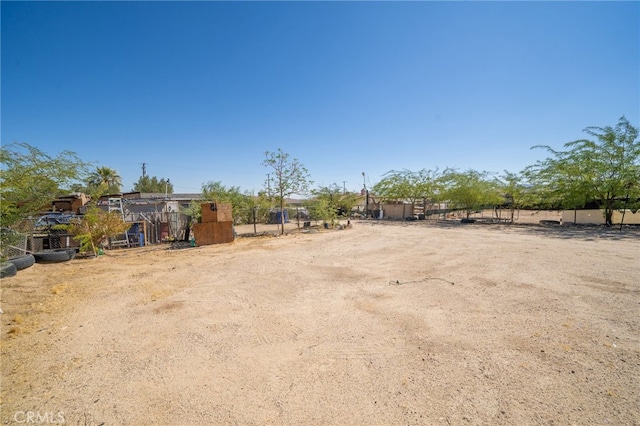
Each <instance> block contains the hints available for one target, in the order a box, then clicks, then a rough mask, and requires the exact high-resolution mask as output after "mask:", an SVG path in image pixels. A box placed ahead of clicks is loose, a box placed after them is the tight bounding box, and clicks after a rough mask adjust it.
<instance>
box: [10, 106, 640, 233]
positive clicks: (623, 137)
mask: <svg viewBox="0 0 640 426" xmlns="http://www.w3.org/2000/svg"><path fill="white" fill-rule="evenodd" d="M585 133H586V134H587V135H588V136H589V137H590V138H587V139H580V140H577V141H573V142H568V143H566V144H565V145H564V146H563V149H561V150H555V149H553V148H552V147H550V146H548V145H542V146H535V147H532V149H540V150H543V151H545V152H546V153H547V154H548V156H547V157H546V158H545V159H543V160H539V161H537V162H536V163H534V164H532V165H530V166H528V167H526V168H525V169H524V170H522V171H520V172H516V173H514V172H508V171H504V172H503V173H501V174H497V173H492V172H486V171H477V170H466V171H459V170H455V169H450V168H445V169H443V170H439V169H435V170H426V169H423V170H419V171H411V170H391V171H389V172H388V173H386V174H385V175H383V176H382V177H381V179H380V181H379V182H377V183H376V184H375V185H374V186H373V187H372V188H371V194H375V196H376V198H377V199H378V200H381V201H396V202H409V203H411V204H413V205H416V204H418V203H421V204H423V205H425V206H426V205H428V204H437V203H440V202H447V203H448V205H449V207H451V208H456V209H460V210H463V211H465V212H466V214H467V216H468V215H469V214H470V213H471V212H472V211H474V210H477V209H478V208H482V207H486V206H502V207H506V208H509V209H510V210H511V212H512V217H513V211H515V210H516V209H519V208H539V209H542V208H554V209H569V208H570V209H573V208H582V207H585V206H587V205H595V206H598V207H599V208H601V209H602V210H603V215H604V218H605V222H606V224H607V225H611V224H612V215H613V211H614V210H616V209H623V208H624V209H626V208H628V209H633V210H635V209H638V207H640V201H639V200H640V142H639V141H638V128H637V127H634V126H633V125H631V123H630V122H629V121H628V120H627V119H626V118H625V117H624V116H623V117H621V118H620V119H619V121H618V123H617V124H616V125H615V126H605V127H588V128H586V129H585ZM0 164H1V165H2V168H1V169H0V226H2V227H10V226H12V225H13V224H15V223H16V222H18V221H19V220H20V219H22V218H24V217H26V216H28V215H30V214H35V213H37V212H39V211H42V210H45V209H47V208H48V207H49V206H50V205H51V201H53V199H55V197H57V196H59V195H63V194H67V193H73V192H84V193H86V194H88V195H90V196H91V197H93V198H94V199H97V198H98V197H100V196H101V195H104V194H116V193H120V189H121V187H122V183H121V179H120V176H119V175H118V173H117V172H116V171H115V170H114V169H112V168H109V167H104V166H102V167H95V166H94V165H93V164H92V163H89V162H86V161H84V160H82V159H80V158H79V157H78V156H77V155H76V154H75V153H73V152H69V151H63V152H61V153H59V154H58V155H56V156H51V155H49V154H46V153H44V152H42V151H41V150H39V149H37V148H35V147H33V146H30V145H29V144H26V143H13V144H10V145H7V146H3V147H1V148H0ZM262 165H263V166H264V167H266V168H268V169H269V170H270V172H272V173H270V176H271V175H273V180H272V179H271V177H269V178H268V179H269V180H268V181H265V185H264V187H263V189H262V190H261V191H259V193H258V194H252V193H249V192H247V191H244V192H243V191H241V189H240V188H239V187H237V186H225V185H223V184H222V182H221V181H209V182H207V183H205V184H203V185H202V198H203V199H205V200H216V201H218V202H230V203H231V204H232V205H233V210H234V217H236V218H237V220H238V221H241V222H245V223H251V222H253V220H254V217H255V215H256V212H261V214H263V215H264V214H267V213H265V212H268V211H269V209H270V208H271V207H273V206H275V205H277V206H279V208H280V210H281V211H282V210H284V207H285V203H286V200H287V198H288V197H290V196H291V195H293V194H302V195H309V194H310V195H311V197H309V200H310V201H309V202H308V204H307V205H306V207H307V209H308V211H309V213H310V215H312V217H314V218H320V219H322V220H325V221H333V220H334V219H336V218H337V217H338V216H340V215H341V214H344V213H348V212H350V211H351V209H352V208H353V207H354V206H355V205H356V203H357V201H358V196H359V194H357V193H353V192H346V191H344V190H342V189H341V188H340V187H339V185H337V184H335V183H334V184H331V185H329V186H326V187H317V188H313V189H312V186H313V181H312V180H311V177H310V174H309V172H308V170H307V169H306V168H305V166H304V165H303V164H302V163H301V162H300V161H299V160H298V159H296V158H292V157H291V156H290V155H289V154H287V153H285V152H283V151H282V150H281V149H278V150H277V151H275V152H269V151H267V152H265V160H264V161H263V163H262ZM133 190H134V191H140V192H150V193H166V194H171V193H173V184H172V183H171V182H170V181H169V179H165V178H160V179H158V178H157V177H155V176H154V177H149V176H146V175H144V176H141V177H140V178H139V180H138V181H137V182H136V183H135V184H134V188H133ZM198 210H199V203H198V204H197V205H196V204H194V205H192V206H191V208H190V209H186V211H185V213H187V214H190V215H192V216H197V212H198ZM256 219H257V220H260V221H262V220H264V219H265V218H264V217H259V218H256ZM281 220H282V221H284V215H281Z"/></svg>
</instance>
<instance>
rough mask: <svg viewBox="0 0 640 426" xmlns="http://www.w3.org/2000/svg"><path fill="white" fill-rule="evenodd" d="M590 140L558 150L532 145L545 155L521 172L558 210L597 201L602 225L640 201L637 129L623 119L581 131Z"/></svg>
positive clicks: (567, 144) (570, 144)
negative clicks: (601, 216)
mask: <svg viewBox="0 0 640 426" xmlns="http://www.w3.org/2000/svg"><path fill="white" fill-rule="evenodd" d="M584 132H585V133H587V134H588V135H589V136H591V139H579V140H576V141H573V142H568V143H566V144H565V145H564V149H563V150H554V149H552V148H551V147H550V146H548V145H541V146H535V147H534V148H541V149H544V150H546V151H547V152H548V153H549V154H550V156H549V157H547V158H546V159H544V160H541V161H538V162H536V163H535V164H534V165H532V166H530V167H529V168H528V170H527V173H528V175H529V176H530V178H531V179H532V181H533V183H534V185H535V187H536V188H537V190H538V191H539V192H540V193H542V194H543V195H544V196H547V197H549V198H550V199H552V200H556V201H557V202H558V203H560V204H561V205H562V207H565V208H567V207H569V208H575V207H582V206H584V205H585V204H586V203H588V202H590V201H593V200H595V201H597V202H598V204H599V206H600V208H602V210H603V215H604V219H605V224H606V225H607V226H610V225H611V224H612V216H613V211H614V210H615V209H616V208H621V207H622V206H624V205H625V204H626V203H628V201H629V200H631V201H632V202H633V201H634V200H637V199H638V198H639V197H640V140H638V128H637V127H634V126H632V125H631V123H629V121H628V120H627V119H626V118H625V117H624V116H623V117H621V118H620V120H619V121H618V124H617V125H616V126H615V127H611V126H605V127H587V128H586V129H585V130H584Z"/></svg>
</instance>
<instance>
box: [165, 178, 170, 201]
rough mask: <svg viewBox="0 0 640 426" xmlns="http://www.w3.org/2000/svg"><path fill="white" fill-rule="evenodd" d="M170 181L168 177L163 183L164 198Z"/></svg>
mask: <svg viewBox="0 0 640 426" xmlns="http://www.w3.org/2000/svg"><path fill="white" fill-rule="evenodd" d="M170 183H171V181H170V180H169V179H167V181H166V182H165V183H164V198H167V194H168V191H169V184H170Z"/></svg>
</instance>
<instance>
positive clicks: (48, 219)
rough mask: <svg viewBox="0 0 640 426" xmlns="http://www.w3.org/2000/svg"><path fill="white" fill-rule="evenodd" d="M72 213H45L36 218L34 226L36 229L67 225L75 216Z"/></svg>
mask: <svg viewBox="0 0 640 426" xmlns="http://www.w3.org/2000/svg"><path fill="white" fill-rule="evenodd" d="M76 217H77V216H76V215H73V214H62V213H47V214H46V215H44V216H41V217H39V218H38V219H37V220H36V223H35V225H34V227H35V228H36V229H43V228H49V227H51V226H55V225H68V224H69V223H71V220H72V219H74V218H76Z"/></svg>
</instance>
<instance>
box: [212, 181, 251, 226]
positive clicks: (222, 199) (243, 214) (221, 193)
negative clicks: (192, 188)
mask: <svg viewBox="0 0 640 426" xmlns="http://www.w3.org/2000/svg"><path fill="white" fill-rule="evenodd" d="M202 197H203V198H204V199H205V200H209V201H215V202H218V203H230V204H231V209H232V214H233V220H234V222H235V223H236V224H237V223H243V222H248V221H251V220H252V219H251V217H252V210H251V209H252V208H253V207H254V204H253V200H252V197H251V196H250V195H249V194H246V193H243V192H241V190H240V187H239V186H225V185H223V184H222V182H220V181H209V182H207V183H205V184H203V185H202Z"/></svg>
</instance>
